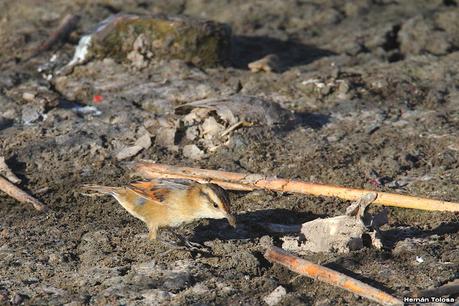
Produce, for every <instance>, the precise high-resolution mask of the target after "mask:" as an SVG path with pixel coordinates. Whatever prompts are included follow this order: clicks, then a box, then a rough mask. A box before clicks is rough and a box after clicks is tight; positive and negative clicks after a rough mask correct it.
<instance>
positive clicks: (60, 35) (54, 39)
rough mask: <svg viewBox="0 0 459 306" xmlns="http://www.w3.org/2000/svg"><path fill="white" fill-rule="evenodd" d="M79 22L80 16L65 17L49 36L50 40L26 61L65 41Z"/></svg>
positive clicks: (41, 45) (69, 15) (68, 15)
mask: <svg viewBox="0 0 459 306" xmlns="http://www.w3.org/2000/svg"><path fill="white" fill-rule="evenodd" d="M79 21H80V16H78V15H73V14H67V15H65V16H64V18H62V20H61V22H60V23H59V25H58V27H57V29H56V30H55V31H54V32H52V33H51V34H50V35H49V37H48V39H47V40H45V41H44V42H43V43H42V44H40V45H39V46H38V47H37V48H36V49H35V50H34V51H33V52H32V54H31V55H30V56H29V57H28V58H27V59H26V60H29V59H30V58H32V57H34V56H37V55H38V54H40V53H41V52H44V51H47V50H49V49H51V48H52V47H53V46H54V45H55V44H57V43H58V42H61V41H65V40H66V39H67V38H68V36H69V35H70V33H72V31H73V30H74V29H75V28H76V26H77V25H78V22H79Z"/></svg>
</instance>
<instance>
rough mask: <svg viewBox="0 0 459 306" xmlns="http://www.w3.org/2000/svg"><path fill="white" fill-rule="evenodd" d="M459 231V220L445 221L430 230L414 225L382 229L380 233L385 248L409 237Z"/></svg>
mask: <svg viewBox="0 0 459 306" xmlns="http://www.w3.org/2000/svg"><path fill="white" fill-rule="evenodd" d="M456 233H459V222H447V223H446V222H445V223H442V224H440V225H439V226H437V227H436V228H433V229H431V230H422V229H419V228H416V227H408V228H404V229H402V230H400V229H397V228H394V229H389V230H387V231H384V232H383V233H382V235H383V238H384V241H385V245H386V247H387V248H389V249H392V248H394V247H395V245H396V244H397V242H399V241H402V240H405V239H409V238H427V237H430V236H433V235H438V236H442V235H446V234H456Z"/></svg>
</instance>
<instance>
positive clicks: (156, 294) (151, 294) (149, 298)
mask: <svg viewBox="0 0 459 306" xmlns="http://www.w3.org/2000/svg"><path fill="white" fill-rule="evenodd" d="M174 295H175V294H173V293H170V292H167V291H164V290H160V289H150V290H145V291H143V292H142V297H143V302H145V303H146V304H147V305H159V304H161V303H164V302H165V300H167V299H169V298H171V297H173V296H174Z"/></svg>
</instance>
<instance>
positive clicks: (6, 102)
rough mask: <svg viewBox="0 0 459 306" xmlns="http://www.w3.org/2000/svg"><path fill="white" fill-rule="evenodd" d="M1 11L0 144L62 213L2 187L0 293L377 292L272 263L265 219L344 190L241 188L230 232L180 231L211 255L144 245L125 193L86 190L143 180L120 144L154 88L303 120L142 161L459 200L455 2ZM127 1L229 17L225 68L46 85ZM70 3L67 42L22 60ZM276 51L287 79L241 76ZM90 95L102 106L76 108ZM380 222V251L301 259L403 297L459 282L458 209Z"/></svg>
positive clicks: (303, 217) (103, 63)
mask: <svg viewBox="0 0 459 306" xmlns="http://www.w3.org/2000/svg"><path fill="white" fill-rule="evenodd" d="M0 10H1V11H2V14H1V18H0V28H1V29H2V31H1V32H0V65H1V69H0V71H1V72H0V152H1V155H3V156H4V157H5V158H6V162H7V164H8V165H9V166H10V167H11V169H12V170H13V171H14V172H15V173H16V174H17V175H18V176H19V177H20V178H21V179H22V183H21V188H23V189H24V190H27V191H29V192H30V193H32V194H34V195H35V196H36V197H37V198H39V199H40V200H41V201H43V202H44V203H46V204H47V205H48V206H49V209H50V210H49V211H48V212H47V213H38V212H37V211H35V210H33V208H31V207H29V206H27V205H22V204H19V203H17V202H16V201H15V200H13V199H11V198H9V197H7V196H6V195H5V194H1V195H0V209H1V211H2V214H1V217H0V304H6V305H8V304H11V305H18V304H33V305H62V304H67V305H94V304H95V305H99V304H100V305H105V304H113V305H148V304H164V305H166V304H200V305H202V304H210V305H215V304H218V305H220V304H223V305H234V304H244V305H263V304H264V302H263V298H264V297H266V296H267V295H268V294H270V293H271V292H272V291H273V290H274V289H275V288H277V287H278V286H283V287H284V288H285V289H286V292H287V294H286V295H285V296H284V297H283V298H282V299H281V302H280V305H303V304H311V305H348V304H359V305H369V304H371V303H370V302H369V301H367V300H365V299H362V298H359V297H357V296H355V295H353V294H351V293H348V292H345V291H343V290H338V289H336V288H333V287H330V286H329V285H326V284H323V283H321V282H318V281H314V280H311V279H306V278H304V277H298V276H297V275H296V274H295V273H293V272H289V271H288V270H286V269H284V268H283V267H281V266H278V265H272V264H271V263H269V262H267V261H266V260H265V259H264V258H263V253H264V251H265V250H266V248H267V247H268V246H270V245H272V244H274V245H280V244H281V241H280V237H279V236H277V235H273V234H271V233H269V232H267V231H266V230H265V229H264V228H263V227H262V226H260V223H263V222H272V223H283V224H299V223H303V222H305V221H309V220H313V219H315V218H317V217H324V216H336V215H339V214H342V213H343V212H344V211H345V208H346V206H347V205H348V204H349V203H346V202H345V201H341V200H337V199H331V198H317V197H309V196H303V195H294V194H278V193H272V192H265V191H254V192H250V193H241V192H231V193H230V197H231V200H232V207H233V210H234V211H235V212H236V213H237V221H238V227H237V229H232V228H231V227H230V226H229V225H228V224H227V222H226V221H224V220H201V221H197V222H195V223H193V224H189V225H185V226H182V227H180V228H179V229H177V230H176V231H177V232H179V233H180V234H182V235H184V236H186V237H188V238H189V239H190V240H192V241H195V242H199V243H201V244H203V245H205V246H206V247H207V248H208V250H209V251H208V252H207V253H199V252H195V251H190V250H172V251H171V250H169V249H168V247H167V246H165V245H163V244H161V243H159V242H151V241H149V240H148V239H147V238H146V235H147V230H146V228H145V227H144V225H143V224H142V223H141V222H140V221H139V220H137V219H135V218H133V217H132V216H131V215H129V214H128V213H127V212H126V211H125V210H123V208H122V207H121V206H120V205H118V204H117V203H116V202H115V201H114V200H113V199H111V198H108V197H107V198H88V197H84V196H82V195H81V194H80V192H79V186H81V185H82V184H85V183H98V184H105V185H114V186H121V185H123V184H126V183H127V182H129V181H130V180H131V178H130V176H129V172H128V171H127V170H126V164H125V162H126V161H118V160H117V159H116V154H117V153H118V152H119V150H121V149H122V148H123V147H126V146H130V145H132V144H134V143H135V141H136V140H137V139H138V138H139V137H141V136H142V135H144V134H145V133H146V132H148V129H149V128H150V127H151V125H150V124H149V122H150V121H151V120H152V119H154V118H157V117H158V116H161V115H162V110H158V109H157V108H155V107H156V106H155V107H153V108H152V107H150V106H148V105H156V104H154V103H155V102H154V101H158V100H161V101H167V103H171V104H172V105H174V106H176V105H180V104H183V103H187V102H191V101H195V100H199V99H204V98H215V97H221V96H231V95H248V96H256V97H258V98H260V99H266V100H270V101H274V102H276V103H278V104H279V105H281V106H282V107H283V108H285V109H288V110H289V111H290V112H291V113H292V115H293V116H294V117H295V118H296V119H295V120H293V121H291V122H289V124H283V123H282V122H281V123H277V124H276V125H266V124H257V125H254V126H252V127H244V128H241V129H238V130H236V131H235V132H234V133H233V134H232V135H231V141H230V142H228V143H227V144H226V145H223V146H219V147H218V148H217V149H216V150H215V151H214V152H212V153H211V154H207V155H206V156H205V157H203V158H202V159H198V160H196V159H190V158H187V157H185V156H184V155H183V154H182V151H181V150H178V151H174V150H169V149H168V148H165V147H163V146H161V145H159V144H158V143H157V142H155V138H154V137H153V139H152V142H153V144H152V145H151V146H150V147H149V148H148V149H145V150H142V151H141V152H140V153H139V154H138V155H136V156H135V157H133V158H131V159H130V160H140V159H150V160H154V161H157V162H161V163H166V164H174V165H183V166H195V167H204V168H209V169H224V170H227V171H240V172H250V173H262V174H267V175H273V176H279V177H285V178H298V179H304V180H307V181H313V182H322V183H330V184H338V185H344V186H349V187H356V188H368V189H374V190H382V191H390V192H399V193H406V194H412V195H417V196H426V197H431V198H438V199H444V200H452V201H459V197H458V192H459V184H458V183H459V162H458V157H459V137H458V136H459V133H458V127H459V91H458V84H459V83H458V80H459V76H458V71H459V52H458V51H457V50H458V47H459V41H458V40H457V39H458V37H459V36H458V33H459V25H458V24H457V22H458V20H459V18H458V16H459V8H458V7H457V3H456V1H414V0H413V1H370V0H362V1H352V2H351V1H342V2H340V1H308V2H301V1H253V2H252V1H203V0H193V1H185V0H181V1H154V2H153V1H152V2H149V1H137V0H132V1H104V0H98V1H85V0H79V1H45V0H18V1H3V2H1V3H0ZM119 12H126V13H136V14H146V13H164V14H168V15H173V14H186V15H190V16H194V17H200V18H207V19H211V20H216V21H219V22H225V23H228V24H229V25H230V26H231V27H232V29H233V49H232V57H231V65H229V66H227V67H217V68H206V69H202V68H199V67H195V66H193V65H190V64H187V63H183V62H180V61H177V60H175V61H165V60H157V61H152V62H151V63H149V65H148V67H146V68H142V69H136V68H135V67H132V66H130V65H129V64H127V63H118V62H115V61H113V60H111V59H101V60H94V61H91V62H90V63H87V64H85V65H82V66H78V67H75V69H74V71H73V72H72V73H71V74H70V75H67V76H64V77H61V78H53V79H52V80H48V79H47V75H48V74H49V71H52V70H53V69H54V68H55V67H54V66H59V65H60V66H62V65H64V64H65V63H66V62H68V61H69V60H70V59H71V57H72V55H73V51H74V48H75V46H76V44H77V42H78V38H79V37H80V36H81V35H82V34H84V33H85V32H87V31H89V30H90V29H91V28H93V27H94V25H95V24H97V23H98V22H100V21H101V20H103V19H104V18H106V17H108V16H110V15H111V14H114V13H119ZM67 13H78V14H79V15H80V16H81V19H80V23H79V25H78V27H77V29H76V30H75V31H74V32H73V33H72V34H71V35H70V38H69V39H68V40H67V41H66V42H65V43H64V44H56V45H55V46H53V48H52V49H51V50H46V51H44V52H41V53H39V54H38V55H36V56H34V57H32V58H29V56H30V54H31V53H33V51H34V50H36V48H37V47H38V46H39V45H40V43H41V42H43V41H44V40H45V39H46V38H47V37H48V35H49V34H50V33H51V32H52V31H53V30H54V29H55V28H56V27H57V25H58V24H59V21H60V20H61V18H63V16H64V15H65V14H67ZM268 54H276V55H277V56H278V57H279V65H280V69H279V71H277V72H275V73H262V72H260V73H253V72H250V71H249V70H248V69H247V64H248V63H250V62H252V61H254V60H257V59H260V58H262V57H263V56H265V55H268ZM53 55H55V59H54V60H53V62H50V60H51V58H52V57H53ZM53 65H54V66H53ZM39 67H41V71H38V68H39ZM24 93H33V94H34V98H33V99H28V97H29V96H28V95H24ZM94 95H100V96H102V97H103V100H102V101H98V100H97V99H96V100H93V96H94ZM38 97H41V98H40V99H39V98H38ZM145 101H153V102H151V103H150V104H149V103H146V102H145ZM96 102H97V103H96ZM84 105H92V106H96V107H97V109H98V110H99V111H100V113H98V112H89V113H83V112H81V111H78V110H79V108H78V107H82V106H84ZM146 105H147V106H146ZM128 161H129V160H128ZM372 209H374V210H379V209H380V208H372ZM382 230H383V237H384V240H385V245H386V246H385V248H384V249H382V250H377V249H371V248H365V249H362V250H359V251H353V252H351V253H349V254H345V255H342V254H340V255H336V254H310V256H308V259H310V260H313V261H315V262H320V263H321V264H324V265H326V266H329V267H332V268H334V269H337V270H339V271H342V272H345V273H347V274H349V275H352V276H354V277H356V278H357V279H360V280H362V281H365V282H367V283H369V284H371V285H374V286H376V287H377V288H380V289H383V290H385V291H387V292H389V293H391V294H394V295H395V296H398V297H400V298H402V297H403V296H406V295H409V294H410V293H411V292H413V291H416V290H419V289H427V288H433V287H437V286H440V285H443V284H445V283H448V282H449V281H451V280H454V279H456V278H458V277H459V274H458V270H459V269H458V268H459V249H458V247H457V246H458V245H459V236H458V234H457V233H458V231H459V219H458V215H457V213H440V212H422V211H415V210H403V209H397V208H390V209H389V224H388V225H386V226H385V227H383V228H382Z"/></svg>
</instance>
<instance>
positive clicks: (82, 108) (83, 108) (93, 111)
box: [72, 105, 102, 116]
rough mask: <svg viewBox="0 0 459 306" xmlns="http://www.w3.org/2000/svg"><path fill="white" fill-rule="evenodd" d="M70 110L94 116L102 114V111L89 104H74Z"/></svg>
mask: <svg viewBox="0 0 459 306" xmlns="http://www.w3.org/2000/svg"><path fill="white" fill-rule="evenodd" d="M72 110H73V111H74V112H76V113H77V114H80V115H90V114H91V115H94V116H100V115H102V112H101V111H100V110H99V109H98V108H97V107H95V106H90V105H86V106H75V107H74V108H72Z"/></svg>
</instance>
